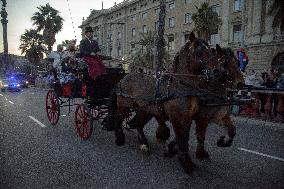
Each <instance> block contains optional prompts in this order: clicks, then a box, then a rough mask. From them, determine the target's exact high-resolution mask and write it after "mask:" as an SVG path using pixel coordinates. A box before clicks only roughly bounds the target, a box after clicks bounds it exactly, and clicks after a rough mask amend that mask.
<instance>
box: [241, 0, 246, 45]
mask: <svg viewBox="0 0 284 189" xmlns="http://www.w3.org/2000/svg"><path fill="white" fill-rule="evenodd" d="M241 8H242V25H241V30H242V36H241V37H242V38H241V47H242V48H244V46H245V0H241Z"/></svg>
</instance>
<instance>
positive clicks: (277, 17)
mask: <svg viewBox="0 0 284 189" xmlns="http://www.w3.org/2000/svg"><path fill="white" fill-rule="evenodd" d="M268 13H269V14H270V15H272V16H274V18H273V22H272V27H273V28H277V27H279V26H280V30H281V31H284V1H283V0H275V1H274V3H273V4H272V6H271V7H270V10H269V12H268Z"/></svg>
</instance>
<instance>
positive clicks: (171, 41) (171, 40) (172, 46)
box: [168, 35, 175, 51]
mask: <svg viewBox="0 0 284 189" xmlns="http://www.w3.org/2000/svg"><path fill="white" fill-rule="evenodd" d="M174 41H175V39H174V35H169V36H168V50H169V51H173V50H175V43H174Z"/></svg>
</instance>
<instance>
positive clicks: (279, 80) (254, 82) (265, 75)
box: [244, 69, 284, 90]
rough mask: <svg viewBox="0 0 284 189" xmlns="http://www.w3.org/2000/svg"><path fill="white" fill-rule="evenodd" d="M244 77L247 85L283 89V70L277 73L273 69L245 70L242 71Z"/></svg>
mask: <svg viewBox="0 0 284 189" xmlns="http://www.w3.org/2000/svg"><path fill="white" fill-rule="evenodd" d="M244 79H245V84H246V85H247V86H252V87H262V88H268V89H280V90H284V72H283V73H279V72H278V71H277V70H275V69H271V70H270V72H266V71H264V72H262V73H257V72H255V71H254V70H247V71H246V72H245V73H244Z"/></svg>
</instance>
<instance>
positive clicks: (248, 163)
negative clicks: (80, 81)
mask: <svg viewBox="0 0 284 189" xmlns="http://www.w3.org/2000/svg"><path fill="white" fill-rule="evenodd" d="M46 93H47V91H46V90H43V89H33V88H29V89H24V90H23V91H22V92H21V93H0V188H1V189H9V188H13V189H14V188H19V189H33V188H36V189H39V188H68V189H69V188H80V189H81V188H115V189H117V188H159V189H160V188H230V189H231V188H273V189H277V188H284V124H283V125H280V124H272V123H268V122H263V121H253V120H248V119H242V118H235V123H236V126H237V136H236V140H235V141H234V143H233V146H232V147H230V148H218V147H217V146H216V140H217V139H218V138H219V136H220V135H221V134H223V133H224V130H223V129H222V128H221V127H219V126H216V125H210V127H209V130H208V133H207V139H206V148H207V150H208V152H209V153H210V160H206V161H198V160H197V159H196V158H195V157H194V151H195V146H196V139H195V137H194V126H193V127H192V130H191V138H190V146H191V149H190V153H191V155H192V158H193V161H194V162H195V163H196V164H197V166H198V169H197V170H196V171H195V172H193V173H192V174H191V175H187V174H185V173H184V172H183V170H182V168H181V167H180V165H179V163H178V161H177V158H172V159H167V158H164V157H163V152H164V145H163V144H161V143H158V142H157V141H156V139H155V137H154V136H155V132H154V131H155V128H156V122H155V120H152V121H151V122H150V123H149V124H148V125H147V126H146V129H145V130H146V134H147V136H148V139H149V142H150V145H151V155H150V156H147V155H145V154H143V153H142V152H141V151H140V150H139V146H138V141H137V135H136V132H126V144H125V145H124V146H122V147H117V146H116V145H115V144H114V135H113V133H111V132H106V131H104V130H101V129H100V126H99V125H98V123H96V124H95V125H94V128H95V129H94V132H93V135H92V136H91V138H90V139H89V140H86V141H83V140H81V139H80V138H79V137H78V136H77V134H76V133H75V131H74V108H75V107H73V111H72V112H71V113H70V115H68V111H67V108H65V110H63V111H62V113H61V114H62V116H61V117H60V120H59V123H58V124H57V125H56V126H51V125H50V124H49V123H48V120H47V117H46V113H45V96H46ZM31 116H32V117H31ZM35 119H36V120H38V121H39V122H40V123H39V122H36V121H35Z"/></svg>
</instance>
